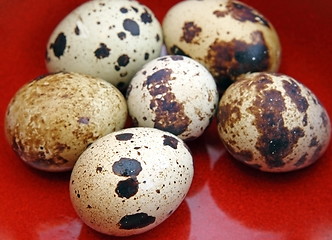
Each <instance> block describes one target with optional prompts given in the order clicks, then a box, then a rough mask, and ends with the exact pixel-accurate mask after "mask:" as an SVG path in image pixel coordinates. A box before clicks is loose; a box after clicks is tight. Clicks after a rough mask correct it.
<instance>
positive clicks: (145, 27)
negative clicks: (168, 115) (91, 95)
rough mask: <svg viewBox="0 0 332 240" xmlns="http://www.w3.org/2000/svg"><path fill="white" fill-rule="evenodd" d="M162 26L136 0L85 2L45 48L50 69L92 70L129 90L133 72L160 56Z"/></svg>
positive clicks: (60, 25)
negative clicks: (128, 86) (127, 87)
mask: <svg viewBox="0 0 332 240" xmlns="http://www.w3.org/2000/svg"><path fill="white" fill-rule="evenodd" d="M162 42H163V40H162V30H161V25H160V23H159V22H158V20H157V19H156V18H155V16H154V14H153V13H152V11H151V10H150V9H149V8H148V7H146V6H144V5H142V4H140V3H139V2H137V1H122V0H109V1H104V0H94V1H87V2H86V3H83V4H82V5H81V6H79V7H77V8H76V9H74V10H73V11H72V12H71V13H69V14H68V15H67V16H66V17H65V18H64V19H63V20H62V21H61V22H60V23H59V24H58V26H57V27H56V28H55V29H54V31H53V33H52V34H51V36H50V38H49V40H48V43H47V48H46V65H47V68H48V70H49V71H50V72H58V71H70V72H79V73H85V74H89V75H92V76H95V77H100V78H103V79H105V80H106V81H109V82H111V83H112V84H113V85H115V86H117V87H118V88H119V89H125V88H126V86H127V84H128V82H129V81H130V79H131V78H132V76H133V75H134V74H135V72H136V71H137V70H138V69H139V68H140V67H141V66H142V65H143V64H145V63H146V62H148V61H150V60H151V59H154V58H156V57H158V56H159V54H160V51H161V47H162Z"/></svg>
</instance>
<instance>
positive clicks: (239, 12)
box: [229, 2, 270, 28]
mask: <svg viewBox="0 0 332 240" xmlns="http://www.w3.org/2000/svg"><path fill="white" fill-rule="evenodd" d="M229 10H230V12H231V15H232V17H233V18H234V19H236V20H238V21H241V22H245V21H250V22H253V23H261V24H263V25H264V26H266V27H268V28H269V27H270V24H269V22H268V21H267V20H266V19H264V18H263V17H262V16H260V15H258V14H256V13H255V12H254V9H252V8H250V7H248V6H246V5H244V4H241V3H239V2H232V3H231V7H230V8H229Z"/></svg>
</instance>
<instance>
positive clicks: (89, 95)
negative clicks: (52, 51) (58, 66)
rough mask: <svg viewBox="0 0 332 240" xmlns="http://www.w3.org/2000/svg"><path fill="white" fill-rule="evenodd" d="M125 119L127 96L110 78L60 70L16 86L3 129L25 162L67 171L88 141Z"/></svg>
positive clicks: (90, 141) (120, 124) (41, 167)
mask: <svg viewBox="0 0 332 240" xmlns="http://www.w3.org/2000/svg"><path fill="white" fill-rule="evenodd" d="M126 118H127V105H126V101H125V99H124V97H123V95H122V94H121V93H120V92H119V90H118V89H116V88H115V87H114V86H113V85H111V84H110V83H108V82H106V81H104V80H102V79H97V78H93V77H90V76H86V75H82V74H78V73H57V74H51V75H47V76H41V77H40V78H38V79H35V80H33V81H31V82H29V83H27V84H25V85H24V86H22V87H21V88H20V89H19V90H18V91H17V93H16V94H15V96H14V97H13V98H12V99H11V101H10V103H9V105H8V109H7V114H6V118H5V129H6V135H7V139H8V142H9V143H10V144H11V145H12V148H13V149H14V151H15V152H16V153H17V154H18V155H19V156H20V157H21V159H22V160H23V161H24V162H26V163H27V164H29V165H31V166H32V167H35V168H38V169H41V170H45V171H67V170H71V169H72V167H73V165H74V163H75V162H76V160H77V158H78V156H79V155H80V154H81V153H82V152H83V150H85V149H86V147H87V146H88V145H89V144H90V143H92V142H93V141H94V140H96V139H98V138H100V137H101V136H103V135H106V134H107V133H110V132H113V131H116V130H119V129H122V128H123V127H124V124H125V121H126Z"/></svg>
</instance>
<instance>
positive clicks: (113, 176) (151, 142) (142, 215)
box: [70, 127, 194, 236]
mask: <svg viewBox="0 0 332 240" xmlns="http://www.w3.org/2000/svg"><path fill="white" fill-rule="evenodd" d="M193 171H194V169H193V159H192V156H191V153H190V151H189V149H188V148H187V146H186V145H185V143H184V142H183V141H182V140H181V139H180V138H178V137H176V136H175V135H173V134H171V133H168V132H164V131H161V130H158V129H154V128H144V127H140V128H127V129H123V130H120V131H117V132H113V133H111V134H108V135H106V136H104V137H102V138H100V139H98V140H97V141H95V142H94V143H93V144H91V145H90V146H89V148H87V149H86V150H85V151H84V152H83V153H82V155H81V156H80V158H79V159H78V161H77V162H76V164H75V166H74V169H73V171H72V175H71V179H70V197H71V201H72V204H73V206H74V209H75V210H76V212H77V214H78V215H79V217H80V218H81V219H82V220H83V221H84V222H85V223H86V224H87V225H88V226H90V227H91V228H93V229H95V230H97V231H99V232H102V233H105V234H108V235H114V236H130V235H134V234H139V233H143V232H146V231H148V230H150V229H152V228H154V227H156V226H157V225H159V224H160V223H161V222H163V221H164V220H165V219H167V218H168V217H169V216H170V215H171V214H172V213H173V212H174V211H175V210H176V209H177V208H178V206H179V205H180V203H181V202H182V201H183V199H184V198H185V196H186V194H187V192H188V190H189V187H190V185H191V182H192V178H193Z"/></svg>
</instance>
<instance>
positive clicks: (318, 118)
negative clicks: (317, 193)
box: [218, 73, 331, 172]
mask: <svg viewBox="0 0 332 240" xmlns="http://www.w3.org/2000/svg"><path fill="white" fill-rule="evenodd" d="M218 131H219V135H220V137H221V140H222V142H223V143H224V145H225V147H226V149H227V150H228V151H229V152H230V153H231V155H233V156H234V158H236V159H237V160H239V161H241V162H243V163H245V164H247V165H249V166H252V167H255V168H258V169H260V170H262V171H267V172H287V171H292V170H297V169H301V168H304V167H307V166H309V165H311V164H313V163H314V162H316V161H317V159H318V158H320V157H321V156H322V155H323V153H324V152H325V150H326V148H327V146H328V144H329V141H330V138H331V123H330V119H329V116H328V114H327V112H326V110H325V108H324V107H323V106H322V105H321V103H320V102H319V100H318V99H317V97H316V96H315V95H314V94H313V93H312V91H311V90H309V89H308V88H307V87H305V86H304V85H303V84H302V83H300V82H299V81H297V80H295V79H293V78H292V77H290V76H287V75H283V74H277V73H274V74H272V73H251V74H245V75H243V76H241V77H239V79H238V81H236V82H235V83H233V84H232V85H231V86H230V87H229V88H228V89H227V90H226V91H225V94H224V95H223V96H222V98H221V100H220V103H219V110H218Z"/></svg>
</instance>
